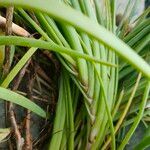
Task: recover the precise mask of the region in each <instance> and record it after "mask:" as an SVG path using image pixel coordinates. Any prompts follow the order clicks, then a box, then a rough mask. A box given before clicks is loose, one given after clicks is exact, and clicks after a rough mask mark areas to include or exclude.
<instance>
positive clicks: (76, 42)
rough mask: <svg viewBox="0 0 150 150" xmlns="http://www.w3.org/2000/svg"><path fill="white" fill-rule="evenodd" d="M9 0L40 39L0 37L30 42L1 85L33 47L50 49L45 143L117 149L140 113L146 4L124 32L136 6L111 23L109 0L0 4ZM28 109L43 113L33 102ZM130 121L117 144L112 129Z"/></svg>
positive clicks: (148, 85) (149, 82)
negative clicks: (51, 99)
mask: <svg viewBox="0 0 150 150" xmlns="http://www.w3.org/2000/svg"><path fill="white" fill-rule="evenodd" d="M136 3H137V2H136V1H135V4H134V6H136ZM12 4H13V5H14V6H15V8H16V9H15V13H17V14H18V16H20V17H21V18H23V19H25V20H26V21H27V22H28V24H30V26H32V29H33V30H35V31H36V32H38V34H39V35H40V39H35V38H27V37H19V36H0V45H6V44H9V45H12V44H13V45H16V46H25V47H32V48H30V49H29V50H28V52H26V54H25V55H24V56H23V57H22V59H21V60H20V61H19V62H18V64H17V65H16V66H15V67H14V68H13V69H12V70H11V71H10V73H9V74H8V76H7V77H6V78H5V79H4V81H3V83H2V85H1V86H3V87H5V88H7V87H8V86H9V84H10V83H11V81H12V80H13V79H14V77H15V76H16V75H17V73H18V72H19V71H20V69H21V68H22V67H23V66H24V65H25V64H26V62H27V61H28V60H29V58H30V57H31V56H32V55H33V54H34V53H35V52H36V51H37V48H40V49H41V50H43V49H46V50H49V51H54V52H55V54H56V56H57V58H58V60H59V61H60V62H61V64H62V69H61V77H60V82H59V97H58V103H57V108H56V114H55V119H54V125H53V132H52V133H51V135H49V136H50V144H49V149H51V150H53V149H93V150H94V149H107V148H109V147H111V149H119V150H121V149H124V147H125V146H126V144H127V143H128V141H129V140H130V138H131V136H132V134H133V133H134V131H135V129H136V127H137V126H138V124H139V122H140V121H141V119H143V117H145V116H144V114H145V113H146V112H147V109H146V107H147V103H148V102H147V101H148V98H149V90H150V66H149V64H148V63H147V62H149V56H150V55H149V46H148V45H149V39H150V38H149V37H150V33H149V31H150V30H149V28H150V24H149V23H150V20H149V19H148V18H146V16H147V14H148V13H149V11H150V9H149V8H148V9H147V10H146V11H145V12H144V13H143V14H142V15H141V16H140V17H139V18H138V19H137V20H136V21H135V24H136V26H135V27H134V28H133V29H130V30H131V31H130V30H129V28H130V23H131V18H132V15H133V14H134V10H135V9H136V8H135V7H133V8H132V9H131V12H130V15H129V16H124V17H123V18H122V20H121V22H120V24H119V25H118V26H116V4H115V0H104V4H103V5H102V4H101V3H100V2H99V0H93V1H90V0H81V1H77V0H68V1H58V0H45V1H41V0H32V1H30V0H26V1H25V0H22V1H19V0H13V1H11V0H1V4H0V5H2V6H9V5H12ZM129 5H130V3H129V4H128V5H127V8H126V10H128V7H129ZM30 9H32V10H33V11H34V13H33V12H32V14H31V12H30ZM33 14H34V15H33ZM33 16H34V17H33ZM127 19H128V20H127ZM35 47H36V48H35ZM146 61H147V62H146ZM2 90H6V89H2ZM10 93H11V92H10ZM11 94H12V95H13V94H14V93H11ZM21 98H23V97H21ZM3 99H6V100H10V99H9V98H8V97H6V96H4V98H3ZM23 100H24V102H25V103H26V104H25V105H23V106H24V107H26V108H28V107H29V103H27V102H28V101H27V100H25V98H24V99H23ZM13 102H16V101H13ZM16 103H17V102H16ZM19 104H20V103H19ZM22 104H23V103H22ZM131 105H132V106H131ZM30 109H31V110H33V111H34V112H38V114H39V115H41V116H45V114H44V112H40V111H38V110H40V108H37V109H33V107H31V108H30ZM135 113H137V115H136V116H135V115H133V114H135ZM146 116H147V115H146ZM131 123H133V124H132V126H131V128H130V130H129V131H128V132H127V134H126V135H125V137H123V140H122V142H121V143H117V140H116V139H117V138H116V134H117V133H118V132H119V131H121V130H122V127H124V126H127V125H128V124H131Z"/></svg>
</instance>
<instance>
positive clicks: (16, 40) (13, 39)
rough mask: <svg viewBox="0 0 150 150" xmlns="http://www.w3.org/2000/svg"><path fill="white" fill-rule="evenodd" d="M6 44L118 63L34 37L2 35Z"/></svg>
mask: <svg viewBox="0 0 150 150" xmlns="http://www.w3.org/2000/svg"><path fill="white" fill-rule="evenodd" d="M6 44H14V45H18V46H26V47H37V48H41V49H47V50H50V51H54V52H58V53H65V54H68V55H71V56H74V57H80V58H84V59H86V60H88V61H90V62H96V63H100V64H103V65H107V66H112V67H117V65H115V64H112V63H109V62H106V61H103V60H99V59H96V58H94V57H91V56H89V55H87V54H83V53H80V52H77V51H75V50H72V49H70V48H65V47H63V46H59V45H56V44H55V43H53V42H45V41H43V40H36V39H33V38H25V37H18V36H9V37H8V36H0V45H6Z"/></svg>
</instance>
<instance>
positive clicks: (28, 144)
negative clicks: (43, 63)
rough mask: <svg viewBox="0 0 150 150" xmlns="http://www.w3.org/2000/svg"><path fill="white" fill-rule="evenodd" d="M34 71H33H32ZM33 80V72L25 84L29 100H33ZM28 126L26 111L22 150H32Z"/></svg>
mask: <svg viewBox="0 0 150 150" xmlns="http://www.w3.org/2000/svg"><path fill="white" fill-rule="evenodd" d="M33 70H34V69H33ZM34 80H35V74H34V72H33V71H31V72H30V75H29V76H28V84H27V97H28V98H29V99H30V100H33V97H32V89H33V85H34ZM30 124H31V111H30V110H27V115H26V118H25V129H26V130H25V135H26V137H25V144H24V150H32V135H31V132H30Z"/></svg>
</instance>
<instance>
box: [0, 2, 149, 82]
mask: <svg viewBox="0 0 150 150" xmlns="http://www.w3.org/2000/svg"><path fill="white" fill-rule="evenodd" d="M0 2H1V3H0V5H12V4H14V5H16V6H20V7H24V8H27V9H31V8H32V9H34V10H37V11H41V12H44V13H47V14H49V15H50V16H51V17H53V18H55V19H56V20H58V21H62V22H65V23H69V24H71V25H73V26H75V27H77V28H78V29H80V30H82V31H85V32H86V33H88V34H89V35H91V36H92V37H94V38H96V39H97V40H99V41H100V42H101V43H103V44H104V45H106V46H107V47H109V48H110V49H112V50H114V51H115V52H116V53H117V54H118V55H120V56H121V57H122V58H124V59H125V60H126V61H128V62H129V63H130V64H131V65H133V66H134V67H135V68H136V69H137V70H139V71H141V72H142V73H143V74H144V75H145V76H146V77H148V78H149V79H150V66H149V65H148V64H147V63H146V62H145V61H144V60H143V59H142V58H141V57H140V56H138V55H137V54H136V53H135V52H134V51H133V50H132V49H131V48H130V47H129V46H128V45H126V44H125V43H124V42H123V41H121V40H120V39H119V38H117V37H116V36H115V35H114V34H112V33H111V32H109V31H108V30H106V29H105V28H104V27H102V26H100V25H99V24H98V23H96V22H94V21H92V20H90V19H89V18H88V17H86V16H85V15H83V14H81V13H80V12H78V11H76V10H74V9H72V8H71V7H69V6H66V5H65V4H63V3H62V2H58V1H56V0H45V1H41V0H32V1H30V0H21V1H20V0H1V1H0Z"/></svg>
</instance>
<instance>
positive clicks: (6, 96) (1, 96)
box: [0, 87, 46, 118]
mask: <svg viewBox="0 0 150 150" xmlns="http://www.w3.org/2000/svg"><path fill="white" fill-rule="evenodd" d="M0 100H6V101H9V102H12V103H15V104H18V105H20V106H22V107H24V108H27V109H29V110H31V111H32V112H34V113H36V114H37V115H39V116H41V117H43V118H46V113H45V111H44V110H43V109H42V108H41V107H39V106H38V105H36V104H35V103H33V102H32V101H30V100H29V99H27V98H26V97H24V96H22V95H20V94H17V93H15V92H13V91H10V90H8V89H5V88H2V87H0Z"/></svg>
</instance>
